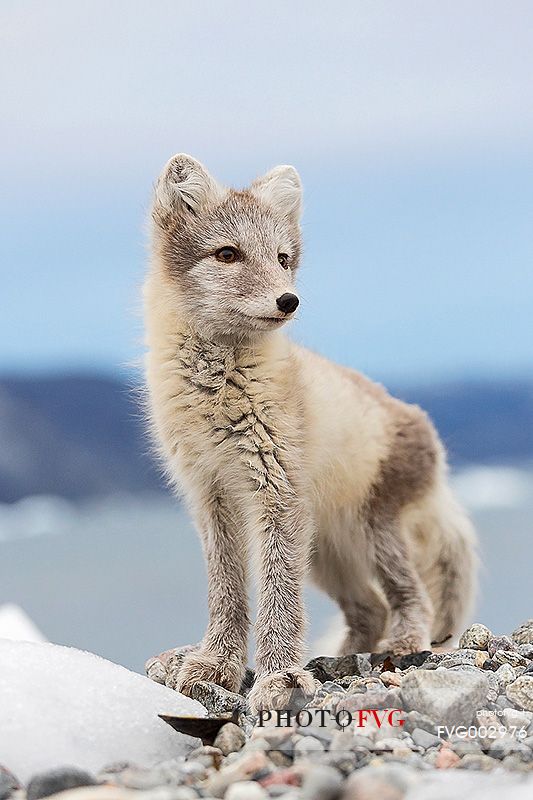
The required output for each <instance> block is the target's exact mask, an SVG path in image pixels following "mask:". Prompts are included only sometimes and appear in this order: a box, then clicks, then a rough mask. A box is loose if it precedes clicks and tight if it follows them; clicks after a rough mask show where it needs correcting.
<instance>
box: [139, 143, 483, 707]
mask: <svg viewBox="0 0 533 800" xmlns="http://www.w3.org/2000/svg"><path fill="white" fill-rule="evenodd" d="M301 194H302V193H301V184H300V179H299V176H298V173H297V172H296V170H295V169H294V168H293V167H290V166H279V167H276V168H275V169H273V170H272V171H270V172H269V173H267V174H266V175H265V176H264V177H262V178H259V179H257V180H255V181H254V182H253V183H252V184H251V185H250V187H249V188H247V189H244V190H242V191H236V190H234V189H228V188H225V187H223V186H221V185H220V184H219V183H218V182H217V181H216V180H215V179H214V178H213V177H211V175H210V174H209V173H208V171H207V170H206V169H205V167H204V166H203V165H202V164H200V163H199V162H198V161H196V160H195V159H194V158H192V157H191V156H188V155H184V154H179V155H176V156H174V157H173V158H171V159H170V161H169V162H168V163H167V164H166V166H165V168H164V170H163V172H162V174H161V176H160V177H159V179H158V181H157V184H156V188H155V192H154V200H153V208H152V244H151V248H152V249H151V264H150V269H149V274H148V277H147V280H146V284H145V315H146V331H147V346H148V353H147V357H146V378H147V385H148V396H149V408H150V418H151V423H152V427H153V431H154V434H155V438H156V440H157V441H158V443H159V446H160V451H161V455H162V456H163V458H164V461H165V463H166V466H167V470H168V475H169V478H170V480H171V482H172V483H173V484H174V485H175V486H176V487H177V488H178V489H179V490H180V492H181V493H182V494H183V495H184V496H185V498H186V501H187V503H188V506H189V508H190V511H191V513H192V515H193V518H194V520H195V523H196V526H197V529H198V533H199V535H200V537H201V540H202V544H203V548H204V553H205V559H206V564H207V573H208V606H209V624H208V627H207V631H206V634H205V637H204V639H203V641H202V643H201V644H200V646H199V648H198V649H197V650H195V651H193V652H191V653H189V654H188V655H187V657H186V658H185V660H184V662H183V665H182V668H181V671H180V673H179V676H178V686H177V688H178V689H179V690H180V691H182V692H184V693H186V694H187V693H190V691H191V688H192V686H193V685H194V684H195V683H196V682H197V681H201V680H207V681H213V682H215V683H218V684H220V685H222V686H225V687H226V688H228V689H230V690H238V689H239V687H240V684H241V680H242V677H243V674H244V665H245V663H246V656H247V643H248V632H249V612H248V587H247V577H248V562H249V560H250V558H249V556H251V555H252V553H253V554H255V556H256V558H255V559H254V560H255V561H256V562H257V564H256V566H257V572H258V612H257V622H256V627H255V633H256V679H255V683H254V686H253V688H252V691H251V693H250V695H249V702H250V705H251V708H252V709H254V710H257V709H259V708H262V707H273V706H275V705H278V706H279V705H282V704H283V702H284V700H285V698H286V696H287V694H288V690H290V689H291V687H300V688H301V689H302V690H304V691H311V690H312V689H313V687H314V679H313V676H312V675H311V674H310V673H309V672H307V671H306V670H304V669H303V667H302V661H303V655H304V633H305V612H304V604H303V599H302V593H303V585H304V580H305V578H306V576H307V575H308V574H310V576H311V577H312V578H313V579H314V581H315V583H316V584H317V585H318V586H319V587H321V588H322V589H323V590H324V591H325V592H327V594H328V595H329V596H330V597H332V598H333V599H334V600H336V601H337V603H338V604H339V606H340V608H341V609H342V612H343V614H344V617H345V620H346V633H345V637H344V641H343V642H342V645H341V647H340V653H353V652H367V651H376V650H379V651H392V652H393V653H395V654H404V653H411V652H416V651H419V650H424V649H426V648H428V647H429V645H430V642H431V641H432V640H433V641H441V640H445V639H447V638H448V637H449V636H450V635H452V634H454V633H456V632H457V630H458V626H459V625H460V624H461V621H462V618H463V617H464V615H465V614H466V613H468V609H469V607H470V603H471V600H472V595H473V590H474V585H475V567H476V558H475V537H474V533H473V530H472V528H471V526H470V523H469V521H468V519H467V517H466V516H465V514H464V513H463V511H462V510H461V508H460V507H459V505H458V504H457V502H456V500H455V499H454V497H453V495H452V493H451V490H450V488H449V486H448V481H447V467H446V458H445V453H444V449H443V446H442V445H441V443H440V441H439V439H438V436H437V433H436V432H435V430H434V428H433V426H432V424H431V422H430V421H429V420H428V418H427V417H426V415H425V414H424V413H423V412H422V411H421V410H420V409H419V408H418V407H417V406H413V405H407V404H406V403H403V402H400V401H399V400H396V399H394V398H392V397H391V396H390V395H389V394H387V392H386V391H385V389H383V388H382V387H381V386H380V385H377V384H375V383H372V382H371V381H370V380H368V379H367V378H365V377H364V376H363V375H361V374H359V373H358V372H355V371H354V370H352V369H348V368H346V367H342V366H338V365H336V364H333V363H332V362H330V361H328V360H327V359H325V358H322V357H321V356H319V355H316V354H315V353H313V352H311V351H309V350H307V349H305V348H303V347H300V346H298V345H296V344H294V343H293V342H291V341H290V340H289V339H287V338H286V337H285V336H284V335H283V333H282V332H281V330H280V329H281V328H282V327H283V325H284V324H285V323H286V322H288V321H289V320H290V319H291V318H292V317H293V315H294V312H295V311H296V309H297V308H298V305H299V298H298V295H297V293H296V290H295V285H294V281H295V277H296V271H297V268H298V263H299V259H300V249H301V232H300V227H299V220H300V213H301Z"/></svg>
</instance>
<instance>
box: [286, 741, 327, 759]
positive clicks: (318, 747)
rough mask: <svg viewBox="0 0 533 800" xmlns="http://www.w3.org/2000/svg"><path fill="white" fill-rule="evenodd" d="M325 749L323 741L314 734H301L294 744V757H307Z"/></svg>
mask: <svg viewBox="0 0 533 800" xmlns="http://www.w3.org/2000/svg"><path fill="white" fill-rule="evenodd" d="M324 750H325V747H324V744H323V742H321V741H320V740H319V739H316V738H315V737H314V736H301V737H299V739H298V741H296V742H295V744H294V757H295V758H309V757H310V756H313V755H316V754H317V753H323V752H324Z"/></svg>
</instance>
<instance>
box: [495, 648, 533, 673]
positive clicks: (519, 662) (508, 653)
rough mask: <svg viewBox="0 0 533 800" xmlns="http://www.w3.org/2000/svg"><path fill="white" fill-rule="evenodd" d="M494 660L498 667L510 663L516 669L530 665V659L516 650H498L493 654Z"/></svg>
mask: <svg viewBox="0 0 533 800" xmlns="http://www.w3.org/2000/svg"><path fill="white" fill-rule="evenodd" d="M492 661H493V663H494V664H495V665H496V667H498V668H499V667H501V665H502V664H510V665H511V666H512V667H513V668H514V669H519V668H521V667H523V668H525V667H527V666H528V664H529V661H528V660H527V658H525V657H524V656H521V655H520V653H518V652H517V651H516V650H496V652H495V653H494V655H493V656H492Z"/></svg>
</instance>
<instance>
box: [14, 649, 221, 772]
mask: <svg viewBox="0 0 533 800" xmlns="http://www.w3.org/2000/svg"><path fill="white" fill-rule="evenodd" d="M159 713H163V714H165V713H166V714H180V715H195V716H205V715H206V710H205V708H204V707H203V706H202V705H201V704H200V703H197V702H196V701H194V700H191V699H190V698H188V697H184V696H183V695H181V694H179V693H178V692H174V691H173V690H171V689H167V688H166V687H165V686H160V685H159V684H156V683H154V682H153V681H150V680H149V679H148V678H145V677H143V676H142V675H138V674H137V673H134V672H130V671H129V670H127V669H124V667H120V666H118V665H117V664H113V663H111V662H110V661H106V660H105V659H103V658H100V657H98V656H95V655H93V654H92V653H85V652H82V651H80V650H75V649H74V648H69V647H61V646H59V645H54V644H46V643H35V642H14V641H9V640H6V639H0V753H1V754H2V764H4V766H6V767H8V768H9V769H10V770H11V771H12V772H13V773H14V774H15V775H16V776H17V777H18V778H19V779H20V780H22V781H26V780H28V778H30V777H31V775H32V774H34V773H35V772H38V771H41V770H46V769H52V768H54V767H58V766H68V765H73V766H77V767H82V768H85V769H89V770H91V771H98V770H99V769H100V768H101V767H103V766H105V765H106V764H109V763H111V762H114V761H130V762H132V763H135V764H139V765H141V766H151V765H153V764H155V763H157V762H159V761H164V760H167V759H170V758H175V757H177V756H180V755H183V754H185V753H187V752H188V751H189V750H190V749H191V748H192V747H195V746H197V745H198V744H200V741H199V740H198V739H193V738H191V737H189V736H184V735H182V734H179V733H177V732H176V731H174V730H173V729H172V728H171V727H170V726H169V725H167V724H166V723H165V722H163V721H162V720H160V719H159V718H158V716H157V715H158V714H159Z"/></svg>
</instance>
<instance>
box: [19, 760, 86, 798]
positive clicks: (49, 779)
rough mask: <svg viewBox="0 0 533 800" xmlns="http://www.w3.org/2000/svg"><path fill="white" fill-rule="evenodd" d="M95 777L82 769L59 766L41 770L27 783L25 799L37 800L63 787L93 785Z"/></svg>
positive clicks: (71, 787) (63, 788) (60, 790)
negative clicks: (47, 770)
mask: <svg viewBox="0 0 533 800" xmlns="http://www.w3.org/2000/svg"><path fill="white" fill-rule="evenodd" d="M96 783H97V781H96V779H95V778H94V777H93V776H92V775H91V774H90V773H89V772H86V771H85V770H83V769H77V768H76V767H61V768H60V769H54V770H50V771H49V772H41V773H39V774H38V775H34V776H33V778H32V779H31V781H30V782H29V784H28V789H27V792H26V796H27V800H39V798H40V797H49V796H50V795H52V794H57V793H58V792H64V791H65V789H76V788H77V787H79V786H95V785H96Z"/></svg>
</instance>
